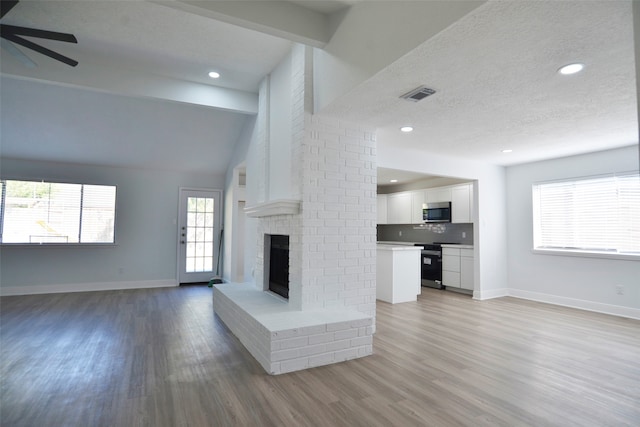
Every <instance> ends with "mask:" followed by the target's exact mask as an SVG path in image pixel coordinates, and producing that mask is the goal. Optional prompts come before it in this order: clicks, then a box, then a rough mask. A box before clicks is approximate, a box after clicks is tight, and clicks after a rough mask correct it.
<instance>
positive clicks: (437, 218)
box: [422, 202, 451, 222]
mask: <svg viewBox="0 0 640 427" xmlns="http://www.w3.org/2000/svg"><path fill="white" fill-rule="evenodd" d="M422 220H423V221H424V222H451V202H439V203H427V204H426V205H423V209H422Z"/></svg>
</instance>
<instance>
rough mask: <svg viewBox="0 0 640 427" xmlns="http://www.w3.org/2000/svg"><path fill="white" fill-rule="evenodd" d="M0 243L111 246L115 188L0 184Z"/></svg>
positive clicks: (102, 186) (52, 183) (20, 182)
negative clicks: (94, 244) (108, 244)
mask: <svg viewBox="0 0 640 427" xmlns="http://www.w3.org/2000/svg"><path fill="white" fill-rule="evenodd" d="M0 183H1V184H2V203H1V205H0V230H1V233H0V239H1V240H0V241H1V242H2V243H34V244H43V243H62V244H64V243H114V242H115V202H116V187H113V186H108V185H85V184H67V183H55V182H33V181H13V180H4V181H0Z"/></svg>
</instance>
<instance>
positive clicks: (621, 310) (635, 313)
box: [508, 289, 640, 319]
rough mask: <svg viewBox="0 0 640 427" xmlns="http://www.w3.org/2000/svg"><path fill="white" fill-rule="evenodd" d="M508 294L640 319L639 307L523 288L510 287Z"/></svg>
mask: <svg viewBox="0 0 640 427" xmlns="http://www.w3.org/2000/svg"><path fill="white" fill-rule="evenodd" d="M508 295H509V296H511V297H514V298H522V299H526V300H531V301H538V302H544V303H548V304H555V305H561V306H564V307H571V308H579V309H581V310H587V311H595V312H597V313H604V314H612V315H614V316H620V317H628V318H631V319H640V310H639V309H637V308H631V307H624V306H620V305H612V304H604V303H601V302H594V301H586V300H581V299H576V298H567V297H561V296H557V295H550V294H543V293H539V292H531V291H523V290H521V289H509V292H508Z"/></svg>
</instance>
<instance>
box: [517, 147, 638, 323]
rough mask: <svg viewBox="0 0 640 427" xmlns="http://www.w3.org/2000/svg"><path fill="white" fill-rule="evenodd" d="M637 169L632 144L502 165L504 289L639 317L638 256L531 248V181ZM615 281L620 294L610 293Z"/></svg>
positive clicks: (636, 152)
mask: <svg viewBox="0 0 640 427" xmlns="http://www.w3.org/2000/svg"><path fill="white" fill-rule="evenodd" d="M637 169H638V146H632V147H627V148H621V149H617V150H610V151H603V152H598V153H591V154H585V155H580V156H573V157H567V158H561V159H555V160H549V161H543V162H536V163H529V164H524V165H519V166H512V167H509V168H507V199H508V201H509V202H508V209H507V218H508V221H507V231H508V236H509V237H508V247H509V253H508V258H507V264H508V266H509V270H508V278H509V293H510V294H512V295H514V296H521V297H524V298H531V299H536V300H541V301H547V302H552V303H558V304H563V305H570V306H575V307H580V308H585V309H590V310H596V311H602V312H608V313H614V314H621V315H629V316H635V317H640V261H631V260H614V259H602V258H584V257H573V256H559V255H542V254H534V253H532V252H531V249H532V248H533V225H532V198H531V185H532V184H533V183H534V182H537V181H546V180H554V179H564V178H575V177H583V176H589V175H598V174H604V173H610V172H615V171H629V170H637ZM606 220H607V219H606V218H603V221H606ZM616 285H623V286H624V287H625V294H624V295H617V294H616Z"/></svg>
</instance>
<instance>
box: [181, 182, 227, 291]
mask: <svg viewBox="0 0 640 427" xmlns="http://www.w3.org/2000/svg"><path fill="white" fill-rule="evenodd" d="M221 198H222V192H221V191H220V190H200V189H186V188H181V189H180V210H179V213H178V268H179V271H178V281H179V283H181V284H182V283H196V282H209V280H211V279H212V278H213V277H214V276H216V275H217V274H220V275H221V274H222V272H221V271H219V268H218V247H219V242H220V229H221V227H220V224H221V221H220V215H221V214H222V210H221V207H222V206H221V203H220V201H221ZM220 268H222V265H221V264H220Z"/></svg>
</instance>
